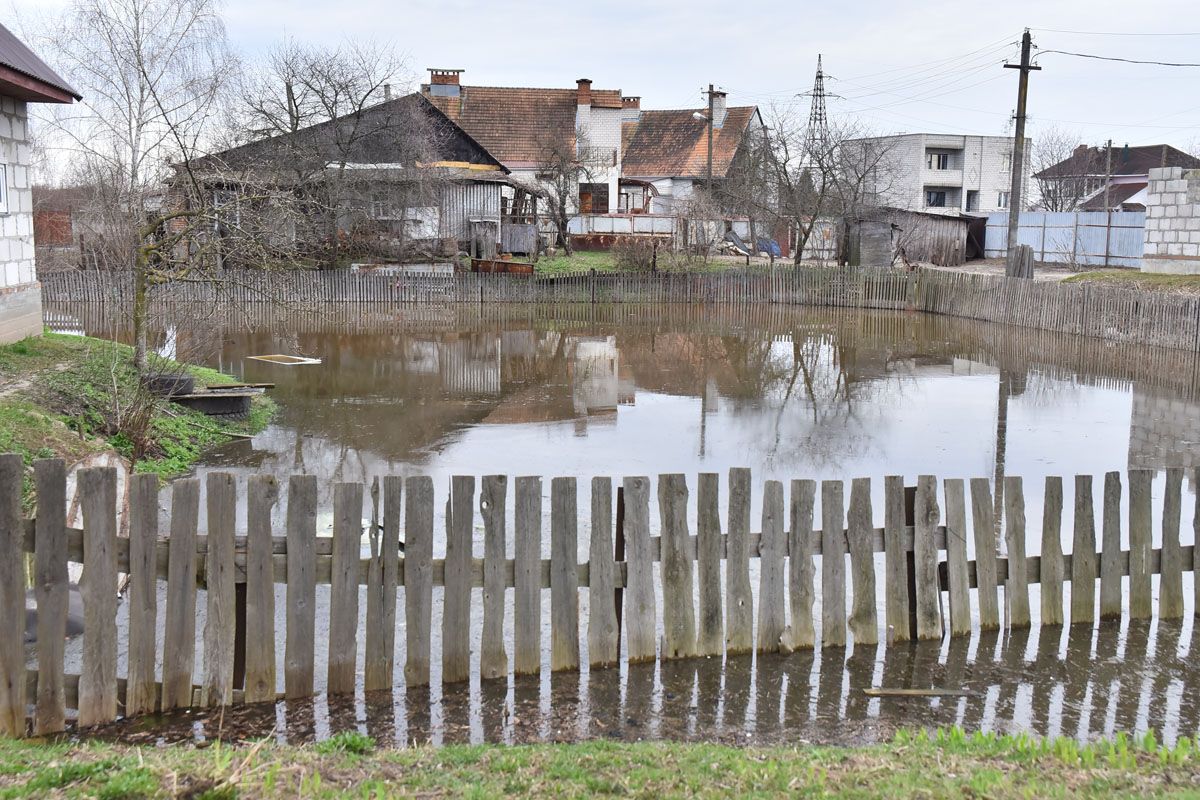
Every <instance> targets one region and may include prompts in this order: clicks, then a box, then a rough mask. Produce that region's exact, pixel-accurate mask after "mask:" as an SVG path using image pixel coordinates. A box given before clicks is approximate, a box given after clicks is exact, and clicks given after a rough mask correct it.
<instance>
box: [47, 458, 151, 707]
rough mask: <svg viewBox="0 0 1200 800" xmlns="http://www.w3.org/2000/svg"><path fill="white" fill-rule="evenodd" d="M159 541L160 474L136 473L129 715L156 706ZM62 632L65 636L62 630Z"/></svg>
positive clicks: (132, 502) (131, 511) (131, 506)
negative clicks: (157, 562)
mask: <svg viewBox="0 0 1200 800" xmlns="http://www.w3.org/2000/svg"><path fill="white" fill-rule="evenodd" d="M39 498H40V496H39ZM60 511H61V507H60ZM157 543H158V476H157V475H133V476H131V477H130V479H129V587H128V598H129V622H128V630H129V651H128V656H127V664H128V666H127V667H126V669H127V689H126V694H125V714H126V716H133V715H135V714H145V713H149V712H152V711H154V707H155V700H156V697H155V694H156V693H155V688H154V674H155V655H154V653H155V650H156V647H155V645H156V643H157V642H156V640H155V635H156V634H155V631H156V629H157V625H158V576H157V571H156V569H155V561H156V556H155V545H156V544H157ZM59 635H60V637H61V635H62V634H61V633H60V634H59Z"/></svg>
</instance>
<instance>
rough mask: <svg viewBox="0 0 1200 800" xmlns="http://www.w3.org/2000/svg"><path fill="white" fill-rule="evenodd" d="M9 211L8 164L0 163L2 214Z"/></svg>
mask: <svg viewBox="0 0 1200 800" xmlns="http://www.w3.org/2000/svg"><path fill="white" fill-rule="evenodd" d="M7 213H8V165H7V164H0V214H7Z"/></svg>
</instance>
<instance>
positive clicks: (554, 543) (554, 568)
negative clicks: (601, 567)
mask: <svg viewBox="0 0 1200 800" xmlns="http://www.w3.org/2000/svg"><path fill="white" fill-rule="evenodd" d="M578 528H579V505H578V496H577V487H576V482H575V479H574V478H554V479H553V480H552V481H551V482H550V669H551V670H553V671H555V672H557V671H559V670H569V669H579V555H578V553H579V530H578Z"/></svg>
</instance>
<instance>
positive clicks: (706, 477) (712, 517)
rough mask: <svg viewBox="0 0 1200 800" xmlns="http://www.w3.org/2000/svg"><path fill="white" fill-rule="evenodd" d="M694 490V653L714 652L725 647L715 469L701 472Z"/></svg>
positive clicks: (719, 491)
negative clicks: (697, 588) (697, 626)
mask: <svg viewBox="0 0 1200 800" xmlns="http://www.w3.org/2000/svg"><path fill="white" fill-rule="evenodd" d="M696 494H697V499H696V506H697V508H696V573H697V576H698V578H699V584H700V608H699V623H700V629H699V631H698V633H697V636H696V654H697V655H701V656H716V655H721V653H723V652H724V651H725V625H724V621H723V616H722V614H723V612H722V609H721V601H722V599H723V598H722V597H721V544H722V542H721V508H720V494H721V476H720V475H718V474H717V473H715V472H704V473H701V474H700V477H699V483H698V485H697V492H696Z"/></svg>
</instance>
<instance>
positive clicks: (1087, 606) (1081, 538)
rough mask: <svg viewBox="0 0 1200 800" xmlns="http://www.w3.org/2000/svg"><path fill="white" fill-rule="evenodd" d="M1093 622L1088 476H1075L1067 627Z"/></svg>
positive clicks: (1091, 511) (1092, 525) (1093, 560)
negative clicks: (1069, 619) (1068, 620)
mask: <svg viewBox="0 0 1200 800" xmlns="http://www.w3.org/2000/svg"><path fill="white" fill-rule="evenodd" d="M1095 621H1096V522H1095V511H1094V509H1093V507H1092V476H1091V475H1076V476H1075V535H1074V537H1073V539H1072V544H1071V624H1072V625H1076V624H1078V623H1086V624H1089V625H1090V624H1091V623H1093V622H1095Z"/></svg>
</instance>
